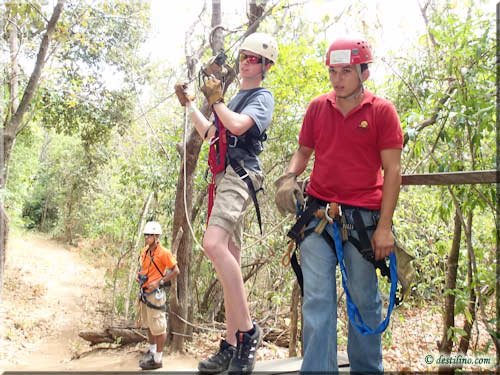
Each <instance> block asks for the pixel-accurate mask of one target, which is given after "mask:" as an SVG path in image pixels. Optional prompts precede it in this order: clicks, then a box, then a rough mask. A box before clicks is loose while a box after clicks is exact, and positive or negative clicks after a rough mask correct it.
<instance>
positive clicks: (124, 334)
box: [78, 327, 148, 346]
mask: <svg viewBox="0 0 500 375" xmlns="http://www.w3.org/2000/svg"><path fill="white" fill-rule="evenodd" d="M78 336H80V337H81V338H82V339H84V340H85V341H89V342H90V346H94V345H97V344H101V343H116V344H119V345H127V344H136V343H139V342H143V341H146V340H147V338H148V337H147V332H146V330H145V329H142V328H135V327H108V328H105V329H104V330H102V331H82V332H80V333H79V334H78Z"/></svg>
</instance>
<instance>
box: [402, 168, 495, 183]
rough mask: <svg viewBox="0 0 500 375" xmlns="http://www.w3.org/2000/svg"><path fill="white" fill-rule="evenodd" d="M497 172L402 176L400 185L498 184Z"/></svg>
mask: <svg viewBox="0 0 500 375" xmlns="http://www.w3.org/2000/svg"><path fill="white" fill-rule="evenodd" d="M499 176H500V173H499V171H497V170H487V171H472V172H442V173H424V174H410V175H403V176H402V182H401V185H463V184H493V183H499V182H500V179H499Z"/></svg>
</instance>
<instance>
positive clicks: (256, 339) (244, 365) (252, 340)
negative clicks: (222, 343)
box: [228, 323, 262, 374]
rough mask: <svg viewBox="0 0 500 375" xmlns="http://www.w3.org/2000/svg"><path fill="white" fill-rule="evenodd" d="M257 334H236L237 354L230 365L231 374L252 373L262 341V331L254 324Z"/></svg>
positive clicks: (238, 332) (239, 332)
mask: <svg viewBox="0 0 500 375" xmlns="http://www.w3.org/2000/svg"><path fill="white" fill-rule="evenodd" d="M253 326H254V328H255V332H254V334H253V335H250V334H249V333H248V332H241V331H237V332H236V340H237V342H238V343H237V345H236V353H235V354H234V356H233V359H231V363H230V364H229V369H228V370H229V372H230V373H232V372H238V373H247V374H249V373H251V372H252V371H253V368H254V366H255V355H256V354H257V353H256V352H257V348H258V347H259V345H260V342H261V341H262V330H261V329H260V327H259V325H258V324H257V323H254V324H253Z"/></svg>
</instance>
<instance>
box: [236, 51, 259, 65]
mask: <svg viewBox="0 0 500 375" xmlns="http://www.w3.org/2000/svg"><path fill="white" fill-rule="evenodd" d="M245 60H247V61H248V63H249V64H260V63H262V57H259V56H253V55H246V54H244V53H240V62H243V61H245Z"/></svg>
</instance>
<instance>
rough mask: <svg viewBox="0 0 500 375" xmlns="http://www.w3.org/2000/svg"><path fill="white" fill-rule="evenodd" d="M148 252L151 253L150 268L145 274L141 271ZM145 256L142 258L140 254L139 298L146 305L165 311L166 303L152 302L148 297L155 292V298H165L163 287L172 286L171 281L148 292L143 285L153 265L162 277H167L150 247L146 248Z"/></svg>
mask: <svg viewBox="0 0 500 375" xmlns="http://www.w3.org/2000/svg"><path fill="white" fill-rule="evenodd" d="M155 250H156V248H155ZM146 254H149V265H148V268H147V271H146V274H143V273H141V272H140V271H141V270H142V263H143V262H144V260H145V259H144V258H145V257H146ZM144 258H143V259H140V256H139V259H140V263H139V272H138V277H137V278H138V279H139V300H140V301H141V302H142V303H144V304H146V306H148V307H151V308H152V309H155V310H163V311H165V308H166V306H167V304H166V303H164V304H162V305H155V304H153V303H151V302H150V301H149V300H148V299H147V297H148V296H149V295H152V294H155V299H157V300H160V299H162V298H163V295H164V294H165V291H164V290H162V289H163V288H167V287H169V286H170V284H169V283H166V284H164V285H163V286H160V288H157V289H155V290H153V291H152V292H146V291H145V290H144V288H143V287H142V286H143V285H144V284H145V283H146V281H147V280H148V274H149V269H150V267H151V265H153V266H154V267H155V268H156V270H157V271H158V272H159V273H160V275H161V277H162V278H164V277H165V274H163V272H161V270H160V268H159V267H158V265H157V264H156V262H155V260H154V257H153V254H152V253H151V251H150V249H147V250H146V253H145V254H144Z"/></svg>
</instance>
